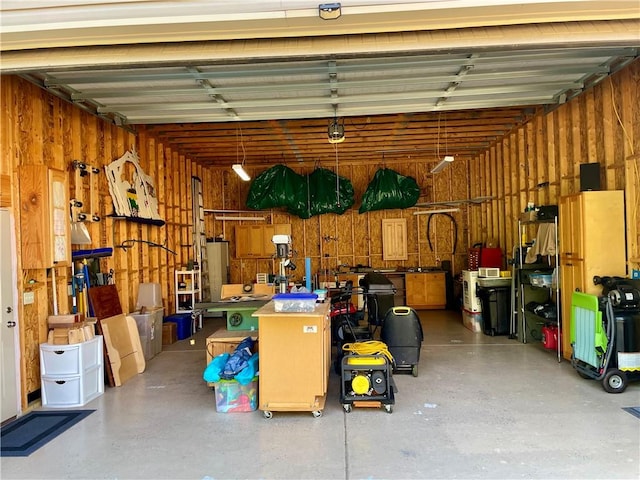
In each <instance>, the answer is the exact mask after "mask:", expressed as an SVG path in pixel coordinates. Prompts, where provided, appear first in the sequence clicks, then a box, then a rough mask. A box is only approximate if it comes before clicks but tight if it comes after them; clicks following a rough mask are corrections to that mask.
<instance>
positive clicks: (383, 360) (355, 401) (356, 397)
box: [340, 342, 395, 413]
mask: <svg viewBox="0 0 640 480" xmlns="http://www.w3.org/2000/svg"><path fill="white" fill-rule="evenodd" d="M364 343H367V342H364ZM345 346H347V345H345ZM392 361H393V360H389V358H388V357H387V356H386V355H384V354H358V353H351V354H347V355H345V356H344V357H343V358H342V369H341V370H342V381H341V384H342V385H341V389H340V390H341V391H340V402H341V403H342V408H344V411H345V412H347V413H349V412H350V411H351V408H352V406H354V407H380V406H384V409H385V410H386V411H387V412H388V413H391V412H392V411H393V404H394V403H395V400H394V396H393V390H394V387H393V380H392V378H391V373H392V371H393V366H392V364H391V362H392Z"/></svg>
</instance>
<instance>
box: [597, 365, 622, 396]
mask: <svg viewBox="0 0 640 480" xmlns="http://www.w3.org/2000/svg"><path fill="white" fill-rule="evenodd" d="M602 386H603V387H604V389H605V390H606V391H607V392H609V393H622V392H624V391H625V389H626V388H627V375H626V374H625V373H624V372H622V371H620V370H618V369H617V368H614V369H612V370H609V371H608V372H607V373H606V374H605V376H604V378H603V379H602Z"/></svg>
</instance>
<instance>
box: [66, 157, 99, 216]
mask: <svg viewBox="0 0 640 480" xmlns="http://www.w3.org/2000/svg"><path fill="white" fill-rule="evenodd" d="M71 167H72V168H73V170H74V172H75V175H74V192H75V197H74V198H73V199H71V220H72V222H99V221H100V216H99V215H98V186H97V183H98V174H99V173H100V169H99V168H97V167H93V166H91V165H88V164H86V163H84V162H81V161H80V160H74V161H73V162H71ZM87 190H88V196H87ZM87 197H88V198H87Z"/></svg>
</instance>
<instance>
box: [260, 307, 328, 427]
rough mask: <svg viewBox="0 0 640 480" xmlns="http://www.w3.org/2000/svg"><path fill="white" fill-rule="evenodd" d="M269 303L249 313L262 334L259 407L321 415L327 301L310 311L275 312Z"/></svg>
mask: <svg viewBox="0 0 640 480" xmlns="http://www.w3.org/2000/svg"><path fill="white" fill-rule="evenodd" d="M274 307H275V305H274V302H269V303H267V304H266V305H265V306H263V307H262V308H260V309H259V310H257V311H256V312H255V313H254V314H253V315H254V316H256V317H258V326H259V327H258V329H259V331H260V385H259V390H258V393H259V398H260V399H259V402H258V408H259V409H260V410H262V411H263V413H264V416H265V418H271V416H272V412H274V411H303V412H312V413H313V416H314V417H319V416H321V415H322V410H323V409H324V405H325V400H326V396H327V384H328V381H329V369H330V365H331V322H330V319H329V308H330V302H328V301H327V302H325V303H316V306H315V309H314V311H313V312H309V313H293V312H276V311H275V308H274Z"/></svg>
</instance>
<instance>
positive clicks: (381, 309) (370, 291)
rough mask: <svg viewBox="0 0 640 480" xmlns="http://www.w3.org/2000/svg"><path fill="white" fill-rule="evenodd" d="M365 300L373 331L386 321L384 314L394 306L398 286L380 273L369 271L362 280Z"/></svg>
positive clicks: (370, 326) (361, 284)
mask: <svg viewBox="0 0 640 480" xmlns="http://www.w3.org/2000/svg"><path fill="white" fill-rule="evenodd" d="M360 286H361V287H362V290H363V293H364V298H365V302H366V305H367V319H368V322H369V328H370V330H371V333H372V335H373V333H375V330H376V329H377V328H378V327H380V326H381V325H382V324H383V322H384V316H385V315H386V313H387V312H388V311H389V309H390V308H392V307H393V306H394V295H395V293H396V288H395V286H394V285H393V282H391V280H389V279H388V278H387V277H385V276H384V275H382V274H380V273H367V274H366V275H365V276H364V277H363V278H362V279H361V280H360Z"/></svg>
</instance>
